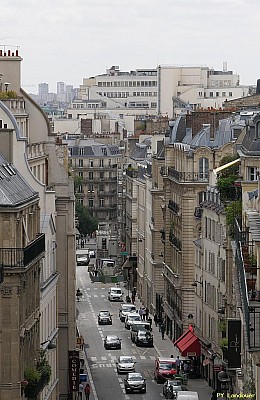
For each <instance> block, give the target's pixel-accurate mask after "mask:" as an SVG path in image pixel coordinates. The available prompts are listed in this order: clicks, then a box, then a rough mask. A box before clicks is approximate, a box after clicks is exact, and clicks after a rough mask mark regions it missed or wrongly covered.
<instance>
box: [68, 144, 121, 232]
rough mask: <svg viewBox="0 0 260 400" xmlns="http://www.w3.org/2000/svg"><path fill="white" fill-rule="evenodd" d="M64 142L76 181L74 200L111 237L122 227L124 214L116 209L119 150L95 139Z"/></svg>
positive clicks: (119, 181)
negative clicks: (85, 209) (104, 227)
mask: <svg viewBox="0 0 260 400" xmlns="http://www.w3.org/2000/svg"><path fill="white" fill-rule="evenodd" d="M63 142H64V143H66V144H67V146H68V151H69V154H70V156H69V163H70V168H71V170H72V173H73V177H74V179H77V180H78V185H77V200H78V201H79V202H80V203H81V204H83V205H85V206H86V207H87V208H88V210H89V212H90V213H91V214H92V215H93V216H94V217H95V218H96V219H97V221H98V222H99V223H100V224H102V223H103V224H104V225H105V226H107V227H108V229H109V230H110V231H111V234H113V235H114V234H115V233H117V232H118V229H119V228H120V226H121V222H122V211H123V210H122V207H121V208H120V209H118V193H122V187H121V186H122V185H121V183H122V168H123V165H122V160H123V159H122V154H121V150H120V147H119V146H118V145H109V144H104V143H100V142H98V141H96V140H94V139H71V140H67V139H64V140H63ZM119 186H120V187H119Z"/></svg>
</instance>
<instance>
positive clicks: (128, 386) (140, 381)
mask: <svg viewBox="0 0 260 400" xmlns="http://www.w3.org/2000/svg"><path fill="white" fill-rule="evenodd" d="M124 385H125V391H126V393H130V392H141V393H146V379H145V378H144V377H143V375H142V374H140V373H139V372H130V373H129V374H128V375H127V377H126V378H125V379H124Z"/></svg>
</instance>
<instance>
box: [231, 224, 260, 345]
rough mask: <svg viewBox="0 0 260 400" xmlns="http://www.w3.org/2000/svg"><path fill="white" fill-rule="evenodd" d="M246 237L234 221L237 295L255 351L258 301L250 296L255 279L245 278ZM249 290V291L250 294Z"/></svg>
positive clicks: (259, 342) (258, 333)
mask: <svg viewBox="0 0 260 400" xmlns="http://www.w3.org/2000/svg"><path fill="white" fill-rule="evenodd" d="M247 237H248V232H247V231H242V229H241V228H240V226H239V223H238V221H236V224H235V242H234V243H235V247H234V253H235V266H236V274H237V285H238V291H237V296H239V300H240V303H241V308H242V312H243V315H244V321H245V330H246V337H247V340H248V346H249V350H250V351H252V352H255V351H260V303H259V302H257V301H255V295H253V296H252V293H255V279H251V278H249V279H247V271H246V269H245V264H244V258H243V253H244V256H245V251H244V249H243V247H244V246H245V245H246V244H247V243H246V240H245V239H246V238H247ZM245 259H246V257H245ZM249 291H251V296H250V295H249ZM258 300H259V299H258Z"/></svg>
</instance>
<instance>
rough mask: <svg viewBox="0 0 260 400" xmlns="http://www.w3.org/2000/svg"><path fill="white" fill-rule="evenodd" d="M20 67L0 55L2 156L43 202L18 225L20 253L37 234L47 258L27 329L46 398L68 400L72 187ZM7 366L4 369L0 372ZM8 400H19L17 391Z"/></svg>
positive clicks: (4, 382) (6, 383)
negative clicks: (41, 360) (47, 372)
mask: <svg viewBox="0 0 260 400" xmlns="http://www.w3.org/2000/svg"><path fill="white" fill-rule="evenodd" d="M21 61H22V58H21V57H20V55H19V52H18V51H15V52H11V51H4V50H1V49H0V72H1V76H2V77H3V79H4V81H5V82H8V87H7V88H6V91H5V92H4V93H3V87H2V88H0V89H2V91H0V92H1V100H0V131H1V135H0V136H1V137H0V151H1V154H2V155H3V157H5V159H6V160H7V162H8V163H10V164H12V165H14V167H15V168H16V169H17V171H19V173H20V174H21V176H23V179H24V181H25V182H26V183H27V185H29V186H30V187H31V188H33V190H34V191H35V192H37V193H38V196H39V206H38V208H37V207H34V208H32V209H31V210H30V212H29V213H28V215H27V214H26V215H24V216H21V219H20V222H19V226H20V229H21V235H23V242H21V246H20V247H21V248H27V247H29V248H30V246H31V245H32V244H33V240H36V239H35V236H34V237H32V232H34V235H36V234H35V232H36V228H38V233H39V234H41V235H42V237H44V243H43V246H42V248H43V249H44V258H43V259H42V260H41V263H40V264H39V271H38V272H39V275H37V274H34V282H35V286H36V285H37V284H38V285H39V290H40V292H39V293H40V297H39V318H38V319H37V318H34V319H31V320H30V321H28V324H29V325H28V326H30V324H31V326H32V327H33V326H35V324H36V323H37V326H36V327H37V329H36V331H35V335H36V334H37V341H35V344H37V352H38V354H39V351H40V349H41V350H43V351H44V354H45V355H46V357H47V359H48V362H49V364H50V366H51V370H52V374H51V379H50V382H49V384H48V385H47V386H46V387H45V388H44V389H43V391H42V393H41V397H42V398H45V399H47V398H48V399H57V398H58V397H59V398H61V399H62V398H67V396H68V379H67V377H68V356H67V354H68V353H67V352H68V350H71V349H75V346H76V324H75V258H76V257H75V226H74V190H73V181H72V180H70V179H69V178H68V172H67V170H66V154H65V153H64V154H63V156H62V157H60V158H58V157H57V154H60V152H61V145H56V143H55V138H54V136H52V134H51V130H50V126H49V122H48V119H47V117H46V115H45V114H44V113H43V112H42V110H41V109H40V108H39V107H38V106H37V104H36V103H34V101H33V100H32V99H31V98H30V97H29V96H28V95H27V93H26V92H24V91H23V90H22V89H21V84H20V83H21V76H20V66H21ZM35 214H36V215H37V216H39V219H40V222H39V226H38V225H36V222H34V219H33V218H34V215H35ZM18 221H19V218H17V223H18ZM35 221H36V219H35ZM17 244H18V243H17ZM17 244H16V246H14V247H17ZM6 245H7V244H6ZM6 245H3V247H6ZM11 247H12V246H11ZM24 251H25V250H24ZM1 254H2V255H3V254H4V253H1ZM1 262H2V260H1ZM3 262H4V260H3ZM7 267H8V266H7ZM25 267H27V265H26V266H25ZM4 273H5V267H4ZM59 276H61V280H60V281H58V277H59ZM67 276H69V277H70V279H67V278H66V277H67ZM65 282H66V283H65ZM30 284H32V282H30ZM36 288H37V287H36ZM35 290H36V289H35ZM28 301H30V299H29V300H28ZM73 305H74V306H73ZM24 307H25V309H26V308H28V307H30V304H26V301H25V303H24ZM13 315H16V314H15V313H14V314H13ZM17 322H18V321H16V323H17ZM14 323H15V321H14ZM30 329H31V328H30ZM30 329H29V330H30ZM20 346H21V348H20V350H19V349H18V348H13V347H12V341H11V342H10V343H9V347H10V351H12V353H13V354H15V352H16V351H17V353H18V354H19V352H20V353H21V354H23V353H22V342H20ZM35 358H36V359H37V357H35ZM33 361H34V360H33ZM23 362H24V367H33V366H34V364H33V365H31V364H28V363H29V362H31V360H30V359H26V358H24V360H23ZM3 365H4V364H2V363H1V364H0V369H1V368H2V367H3ZM16 367H17V366H16ZM17 373H19V374H20V375H21V376H20V379H17V380H16V381H15V382H16V383H15V385H16V386H17V385H18V386H17V387H18V388H19V390H20V391H21V390H22V387H21V385H22V384H21V382H22V380H23V373H24V370H22V369H21V370H19V371H17ZM1 374H3V375H2V376H3V379H1V384H0V385H1V389H4V390H5V388H6V387H12V385H14V383H13V381H12V379H16V375H14V376H13V377H10V376H8V377H7V375H5V374H4V370H2V371H1ZM16 389H17V388H16ZM8 396H9V397H8ZM1 398H2V397H1ZM5 398H6V399H13V398H14V397H13V395H12V390H10V391H9V392H8V394H7V397H5Z"/></svg>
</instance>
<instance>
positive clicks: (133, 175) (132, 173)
mask: <svg viewBox="0 0 260 400" xmlns="http://www.w3.org/2000/svg"><path fill="white" fill-rule="evenodd" d="M126 175H127V176H129V177H130V178H137V169H133V168H132V169H129V168H128V169H127V170H126Z"/></svg>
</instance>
